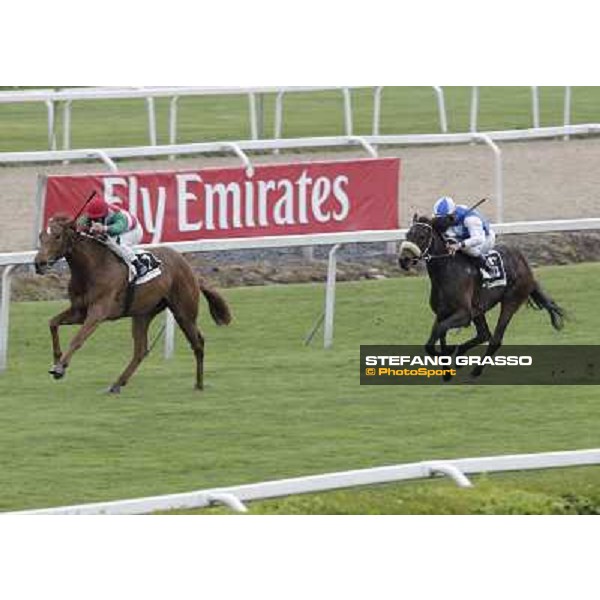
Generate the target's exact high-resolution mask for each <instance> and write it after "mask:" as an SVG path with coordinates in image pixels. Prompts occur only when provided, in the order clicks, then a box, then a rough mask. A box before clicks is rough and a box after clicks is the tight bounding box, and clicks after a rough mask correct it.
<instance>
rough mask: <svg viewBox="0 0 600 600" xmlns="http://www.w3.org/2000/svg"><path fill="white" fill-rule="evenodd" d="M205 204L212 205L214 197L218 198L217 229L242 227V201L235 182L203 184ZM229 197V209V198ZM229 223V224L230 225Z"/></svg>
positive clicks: (238, 187)
mask: <svg viewBox="0 0 600 600" xmlns="http://www.w3.org/2000/svg"><path fill="white" fill-rule="evenodd" d="M204 189H205V194H206V205H207V206H211V207H212V206H214V205H215V202H214V199H215V197H218V198H219V204H218V206H219V229H223V230H226V229H230V228H231V227H233V228H235V229H241V228H242V203H241V196H242V195H241V192H240V186H239V185H238V184H237V183H230V184H228V185H225V184H224V183H215V184H214V185H210V184H208V183H207V184H206V185H205V186H204ZM230 199H231V210H229V208H230V203H229V200H230ZM230 217H231V219H230ZM230 223H231V226H230Z"/></svg>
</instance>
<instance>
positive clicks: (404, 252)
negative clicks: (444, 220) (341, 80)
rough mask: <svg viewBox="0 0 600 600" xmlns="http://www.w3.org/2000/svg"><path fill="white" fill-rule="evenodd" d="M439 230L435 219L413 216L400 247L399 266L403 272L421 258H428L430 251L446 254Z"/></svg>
mask: <svg viewBox="0 0 600 600" xmlns="http://www.w3.org/2000/svg"><path fill="white" fill-rule="evenodd" d="M439 229H440V228H439V224H438V223H437V222H436V220H435V219H433V220H432V219H428V218H427V217H419V216H418V215H416V214H415V215H414V217H413V221H412V225H411V227H410V229H409V230H408V233H407V234H406V240H405V241H404V242H402V244H401V245H400V257H399V264H400V267H401V268H402V269H403V270H404V271H409V270H410V268H411V267H412V266H414V265H416V263H417V262H418V261H419V260H421V259H422V258H428V257H430V256H431V251H432V250H434V251H435V252H439V253H445V252H446V250H445V246H444V244H443V240H442V237H441V234H440V230H439ZM440 242H441V245H440ZM438 245H440V248H437V246H438Z"/></svg>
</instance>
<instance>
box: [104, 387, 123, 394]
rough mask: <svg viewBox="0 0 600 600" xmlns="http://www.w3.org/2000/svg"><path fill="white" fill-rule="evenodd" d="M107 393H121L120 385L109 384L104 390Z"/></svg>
mask: <svg viewBox="0 0 600 600" xmlns="http://www.w3.org/2000/svg"><path fill="white" fill-rule="evenodd" d="M106 393H107V394H112V395H113V396H118V395H119V394H120V393H121V386H120V385H116V384H115V385H111V386H110V387H109V388H108V390H107V391H106Z"/></svg>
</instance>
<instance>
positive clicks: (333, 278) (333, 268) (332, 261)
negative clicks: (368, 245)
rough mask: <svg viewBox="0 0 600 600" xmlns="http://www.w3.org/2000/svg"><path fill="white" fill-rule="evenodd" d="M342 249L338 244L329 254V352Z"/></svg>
mask: <svg viewBox="0 0 600 600" xmlns="http://www.w3.org/2000/svg"><path fill="white" fill-rule="evenodd" d="M340 248H341V244H336V245H335V246H334V247H333V248H332V249H331V251H330V252H329V266H328V268H327V288H326V291H325V333H324V348H325V350H329V349H330V348H331V347H332V346H333V328H334V321H335V287H336V282H337V251H338V250H339V249H340Z"/></svg>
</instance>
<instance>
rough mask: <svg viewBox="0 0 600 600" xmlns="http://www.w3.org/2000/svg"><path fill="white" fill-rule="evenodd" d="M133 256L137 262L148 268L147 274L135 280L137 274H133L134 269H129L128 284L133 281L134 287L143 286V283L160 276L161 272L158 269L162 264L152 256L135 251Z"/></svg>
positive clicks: (145, 252) (144, 252) (142, 251)
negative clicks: (136, 258)
mask: <svg viewBox="0 0 600 600" xmlns="http://www.w3.org/2000/svg"><path fill="white" fill-rule="evenodd" d="M135 254H136V256H137V257H138V260H139V261H140V262H141V263H142V264H144V265H146V266H147V267H148V272H147V273H146V274H145V275H144V276H143V277H140V278H139V279H136V277H137V273H136V272H135V268H133V267H131V268H130V269H129V283H132V282H133V281H134V280H135V285H144V283H148V282H149V281H152V280H153V279H156V278H157V277H158V276H159V275H161V273H162V270H161V268H160V267H161V265H162V263H161V262H160V260H158V258H156V256H154V254H152V253H150V252H147V251H145V250H136V251H135Z"/></svg>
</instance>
